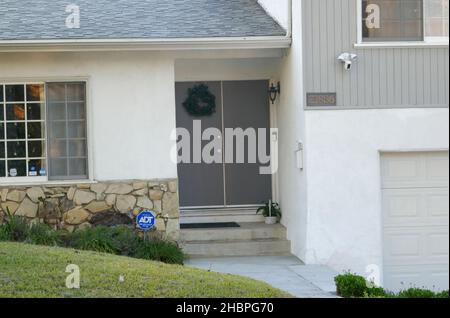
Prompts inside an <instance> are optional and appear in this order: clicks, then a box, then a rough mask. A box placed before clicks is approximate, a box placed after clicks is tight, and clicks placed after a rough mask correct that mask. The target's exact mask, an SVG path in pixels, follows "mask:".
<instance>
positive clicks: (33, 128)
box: [27, 122, 44, 139]
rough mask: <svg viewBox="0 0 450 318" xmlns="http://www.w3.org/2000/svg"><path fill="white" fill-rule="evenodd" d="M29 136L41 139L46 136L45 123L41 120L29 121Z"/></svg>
mask: <svg viewBox="0 0 450 318" xmlns="http://www.w3.org/2000/svg"><path fill="white" fill-rule="evenodd" d="M27 126H28V138H29V139H41V138H44V124H43V123H41V122H31V123H28V125H27Z"/></svg>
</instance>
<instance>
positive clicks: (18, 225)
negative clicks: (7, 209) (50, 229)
mask: <svg viewBox="0 0 450 318" xmlns="http://www.w3.org/2000/svg"><path fill="white" fill-rule="evenodd" d="M29 230H30V228H29V225H28V222H27V220H26V219H24V218H21V217H17V216H11V215H9V216H8V217H7V218H6V220H5V223H4V224H2V225H0V240H2V241H13V242H23V241H25V239H26V238H27V236H28V233H29Z"/></svg>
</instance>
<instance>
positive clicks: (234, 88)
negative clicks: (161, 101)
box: [176, 81, 272, 208]
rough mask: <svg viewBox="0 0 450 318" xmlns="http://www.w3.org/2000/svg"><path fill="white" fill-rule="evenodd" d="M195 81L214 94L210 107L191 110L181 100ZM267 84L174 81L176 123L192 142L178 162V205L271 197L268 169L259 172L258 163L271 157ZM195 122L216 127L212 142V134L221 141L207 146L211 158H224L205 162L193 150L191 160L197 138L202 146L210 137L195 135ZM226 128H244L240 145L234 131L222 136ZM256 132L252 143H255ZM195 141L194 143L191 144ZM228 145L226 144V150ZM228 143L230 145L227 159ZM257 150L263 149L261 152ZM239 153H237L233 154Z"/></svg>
mask: <svg viewBox="0 0 450 318" xmlns="http://www.w3.org/2000/svg"><path fill="white" fill-rule="evenodd" d="M200 84H204V85H206V86H207V87H208V90H209V92H210V93H211V94H213V95H214V96H215V111H214V112H213V113H212V114H210V115H197V114H195V115H192V114H191V113H190V112H188V110H187V108H186V106H185V105H183V104H184V103H185V101H186V99H187V97H188V91H189V89H190V88H193V87H198V85H200ZM268 87H269V83H268V81H223V82H219V81H217V82H203V83H198V82H195V83H194V82H179V83H176V112H177V127H179V128H184V131H185V132H186V131H187V132H189V135H190V146H191V147H190V150H188V151H189V156H190V159H191V160H189V162H182V163H179V164H178V177H179V183H180V190H179V191H180V205H181V207H184V208H189V207H192V208H194V207H195V208H202V207H205V208H207V207H218V208H220V207H237V206H252V205H258V204H261V202H263V201H267V200H269V199H271V198H272V175H271V174H267V173H261V167H266V166H268V165H269V164H270V162H269V164H268V163H267V156H269V157H270V143H271V141H270V107H269V100H268V93H267V91H268ZM199 127H201V132H202V133H203V132H205V130H206V129H208V128H215V129H214V130H212V131H217V132H220V134H218V136H215V138H218V139H216V143H215V144H216V145H217V140H222V141H221V142H219V144H220V146H219V147H215V148H214V149H212V148H213V147H209V148H208V151H209V150H210V151H212V152H215V153H212V154H210V155H212V156H213V157H215V158H217V157H219V158H220V157H221V158H222V159H223V160H215V161H214V162H212V163H210V162H205V160H204V159H205V158H203V157H202V160H201V162H198V154H197V160H194V156H195V154H194V152H195V151H197V152H198V151H199V150H198V149H199V147H198V145H200V144H201V148H202V149H203V151H205V148H204V147H207V146H208V144H209V145H210V146H211V141H212V139H213V137H212V136H210V137H211V138H210V139H208V138H206V140H202V141H199V140H194V139H195V138H197V139H198V138H200V137H199V134H198V129H199ZM227 129H228V131H231V130H232V131H233V132H235V133H236V134H237V135H239V133H240V132H242V131H243V132H245V134H244V137H245V138H244V140H245V142H244V144H245V146H244V147H243V146H242V143H239V142H238V139H239V138H240V137H242V136H240V137H236V135H234V137H236V138H234V137H233V138H228V140H226V139H227V132H226V130H227ZM235 129H237V130H235ZM210 131H211V130H210ZM200 135H201V134H200ZM207 135H208V134H206V136H207ZM255 135H256V146H255V145H254V143H255ZM204 137H205V136H204ZM179 138H181V137H179ZM231 139H233V140H234V142H233V143H232V146H231V147H230V146H229V145H230V143H229V142H228V141H231ZM179 140H180V139H179ZM241 140H242V139H241ZM196 142H197V146H195V145H194V144H195V143H196ZM225 144H226V146H225ZM227 147H229V148H228V150H227ZM230 148H231V149H233V153H232V155H231V156H232V157H233V160H231V161H230V160H229V159H230V155H229V150H230ZM238 148H239V149H238ZM243 149H245V153H244V154H243V157H244V158H242V150H243ZM182 151H186V150H183V149H182V150H179V155H181V152H182ZM255 151H256V153H255ZM226 152H228V159H225V156H227V154H226ZM262 153H265V154H264V155H262ZM239 155H240V156H241V158H240V159H238V158H237V157H238V156H239ZM184 157H186V156H184ZM255 157H256V162H255V160H254V159H255ZM242 159H244V160H242ZM185 161H186V160H185ZM194 161H195V162H194ZM206 161H208V160H206Z"/></svg>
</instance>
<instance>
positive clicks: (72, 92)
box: [67, 83, 85, 102]
mask: <svg viewBox="0 0 450 318" xmlns="http://www.w3.org/2000/svg"><path fill="white" fill-rule="evenodd" d="M84 91H85V89H84V84H80V83H71V84H67V101H69V102H84V100H85V92H84Z"/></svg>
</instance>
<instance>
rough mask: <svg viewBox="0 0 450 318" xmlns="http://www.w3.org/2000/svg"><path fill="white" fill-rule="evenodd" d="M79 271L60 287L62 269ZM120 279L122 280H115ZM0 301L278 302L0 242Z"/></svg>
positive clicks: (174, 268)
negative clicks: (76, 284) (74, 284)
mask: <svg viewBox="0 0 450 318" xmlns="http://www.w3.org/2000/svg"><path fill="white" fill-rule="evenodd" d="M69 264H76V265H78V266H79V268H80V273H81V275H80V277H81V279H80V281H81V288H80V289H67V288H66V286H65V281H66V277H67V276H68V275H69V274H68V273H66V272H65V270H66V266H67V265H69ZM120 276H124V278H125V280H124V282H119V277H120ZM0 297H3V298H4V297H19V298H29V297H30V298H71V297H76V298H130V297H132V298H143V297H144V298H210V297H213V298H283V297H291V296H290V295H289V294H286V293H284V292H282V291H280V290H277V289H275V288H273V287H271V286H269V285H267V284H265V283H262V282H258V281H255V280H251V279H247V278H244V277H239V276H233V275H226V274H218V273H212V272H208V271H204V270H199V269H193V268H187V267H183V266H180V265H168V264H164V263H159V262H153V261H146V260H139V259H132V258H128V257H123V256H115V255H110V254H103V253H97V252H89V251H77V250H72V249H65V248H59V247H44V246H36V245H28V244H23V243H10V242H0Z"/></svg>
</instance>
